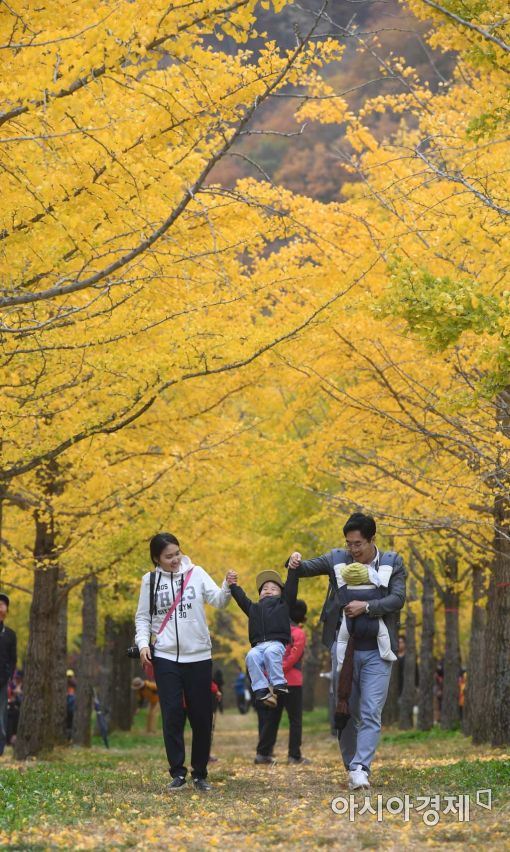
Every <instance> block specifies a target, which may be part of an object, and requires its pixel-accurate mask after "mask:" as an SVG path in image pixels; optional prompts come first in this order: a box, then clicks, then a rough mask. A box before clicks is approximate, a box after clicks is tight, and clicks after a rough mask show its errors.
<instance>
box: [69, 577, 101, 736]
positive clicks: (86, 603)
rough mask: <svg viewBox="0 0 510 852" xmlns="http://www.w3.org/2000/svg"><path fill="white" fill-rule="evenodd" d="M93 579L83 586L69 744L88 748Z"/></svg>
mask: <svg viewBox="0 0 510 852" xmlns="http://www.w3.org/2000/svg"><path fill="white" fill-rule="evenodd" d="M97 589H98V584H97V577H92V578H91V579H90V580H89V581H88V582H87V583H85V585H84V587H83V593H82V594H83V606H82V614H81V618H82V634H81V650H80V660H79V664H78V672H77V687H76V704H75V710H74V719H73V742H74V743H75V744H76V745H81V746H85V747H87V748H89V747H90V742H91V717H92V697H93V689H94V676H95V669H96V638H97Z"/></svg>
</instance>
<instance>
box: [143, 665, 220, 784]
mask: <svg viewBox="0 0 510 852" xmlns="http://www.w3.org/2000/svg"><path fill="white" fill-rule="evenodd" d="M154 674H155V676H156V683H157V686H158V693H159V703H160V706H161V718H162V720H163V737H164V740H165V749H166V754H167V757H168V763H169V764H170V775H171V776H172V778H175V777H176V776H177V775H181V776H182V777H185V776H186V773H187V771H188V770H187V768H186V766H185V764H184V761H185V753H184V724H185V721H186V714H187V716H188V719H189V721H190V725H191V730H192V732H193V737H192V743H191V774H192V776H193V778H207V761H208V760H209V753H210V750H211V732H212V701H211V681H212V660H201V661H200V662H198V663H176V662H174V661H173V660H166V659H165V658H164V657H155V658H154ZM183 697H184V699H185V701H186V710H185V709H184V706H183Z"/></svg>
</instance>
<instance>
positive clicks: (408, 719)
mask: <svg viewBox="0 0 510 852" xmlns="http://www.w3.org/2000/svg"><path fill="white" fill-rule="evenodd" d="M407 600H408V604H407V614H406V653H405V657H404V684H403V687H402V692H401V694H400V706H399V719H398V726H399V728H400V730H402V731H408V730H409V729H410V728H412V727H413V710H414V705H415V704H416V615H415V614H414V612H413V610H412V607H411V606H409V604H410V603H412V602H413V601H414V600H416V588H415V584H414V581H412V582H411V583H410V591H409V596H408V599H407ZM395 667H396V664H395Z"/></svg>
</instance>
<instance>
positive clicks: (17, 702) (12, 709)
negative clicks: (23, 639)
mask: <svg viewBox="0 0 510 852" xmlns="http://www.w3.org/2000/svg"><path fill="white" fill-rule="evenodd" d="M22 700H23V672H22V671H19V670H16V671H15V672H14V677H13V678H12V680H11V681H9V686H8V688H7V745H14V744H15V742H16V735H17V733H18V722H19V713H20V709H21V702H22Z"/></svg>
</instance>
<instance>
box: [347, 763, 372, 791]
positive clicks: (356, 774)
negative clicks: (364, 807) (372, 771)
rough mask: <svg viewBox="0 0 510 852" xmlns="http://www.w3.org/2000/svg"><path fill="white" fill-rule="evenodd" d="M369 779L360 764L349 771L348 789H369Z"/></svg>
mask: <svg viewBox="0 0 510 852" xmlns="http://www.w3.org/2000/svg"><path fill="white" fill-rule="evenodd" d="M369 789H370V781H369V780H368V772H365V770H364V769H363V767H362V766H357V767H356V769H351V770H350V772H349V790H369Z"/></svg>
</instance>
